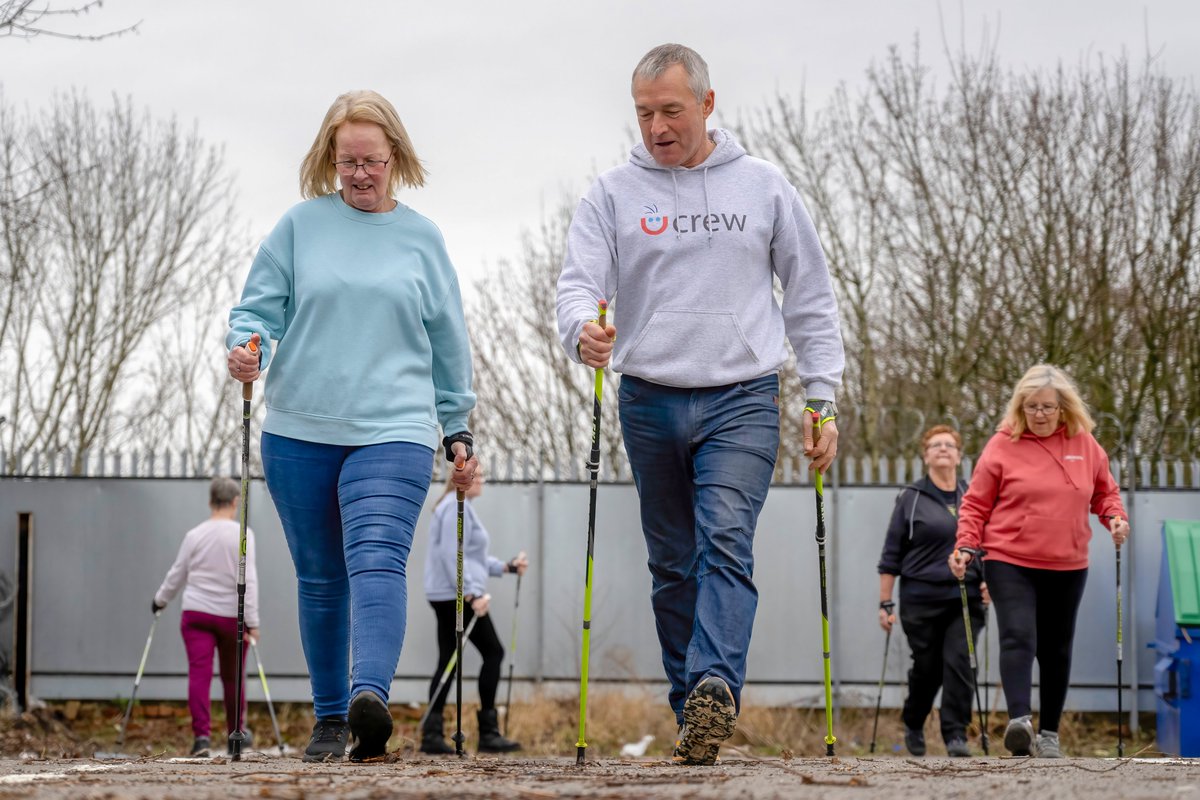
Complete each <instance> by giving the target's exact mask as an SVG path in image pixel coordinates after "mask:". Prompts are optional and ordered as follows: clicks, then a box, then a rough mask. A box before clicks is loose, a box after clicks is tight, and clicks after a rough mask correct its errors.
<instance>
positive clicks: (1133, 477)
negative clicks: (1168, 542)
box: [0, 407, 1200, 489]
mask: <svg viewBox="0 0 1200 800" xmlns="http://www.w3.org/2000/svg"><path fill="white" fill-rule="evenodd" d="M941 422H944V423H946V424H950V425H952V426H953V427H955V428H956V429H957V430H959V431H961V432H962V433H963V438H964V441H965V443H966V444H965V450H966V452H964V454H963V461H962V475H963V477H965V478H970V476H971V469H972V466H973V464H974V461H975V460H976V459H977V458H978V449H981V447H982V443H983V442H986V441H987V438H988V436H990V435H991V433H992V431H993V430H994V428H995V422H994V420H989V419H985V418H983V417H980V418H979V419H977V420H974V421H971V422H967V423H963V422H960V421H959V420H958V419H956V418H955V417H954V416H953V415H949V414H947V415H942V416H939V417H933V416H930V415H926V414H922V413H920V412H918V411H912V410H908V411H905V412H903V415H901V414H900V413H897V412H894V411H891V412H889V411H888V410H884V411H882V412H875V413H873V414H870V415H868V414H865V413H863V411H862V409H859V408H856V407H850V408H849V409H843V410H842V413H841V416H840V418H839V426H840V427H841V430H842V433H841V437H842V438H841V442H840V447H841V450H840V453H839V456H838V459H837V461H836V462H835V463H834V467H833V469H831V471H830V474H829V476H828V477H827V481H828V482H830V483H832V484H833V486H835V487H836V486H837V485H839V484H841V485H853V486H888V485H903V484H905V483H908V482H910V481H912V480H914V479H916V478H917V477H919V476H920V475H921V474H923V472H924V464H923V463H922V461H921V458H920V456H919V449H920V447H919V445H920V437H921V433H922V432H923V431H924V430H926V429H927V428H928V427H929V426H931V425H935V424H938V423H941ZM881 425H890V426H892V428H893V430H892V431H891V432H890V434H889V435H888V436H886V437H882V436H880V437H878V439H880V440H882V439H886V440H888V443H887V444H886V445H885V446H884V445H878V446H877V445H875V440H876V437H873V436H872V435H871V432H872V430H877V429H878V427H879V426H881ZM897 428H902V429H903V430H905V431H908V432H909V433H907V434H905V435H903V436H897V435H896V433H895V430H896V429H897ZM1095 435H1096V437H1097V439H1098V440H1099V441H1100V442H1101V444H1102V445H1104V447H1105V449H1106V450H1107V452H1108V454H1109V462H1110V467H1111V469H1112V473H1113V475H1114V477H1115V478H1116V479H1117V482H1118V483H1119V484H1120V485H1121V486H1123V487H1126V488H1128V487H1130V486H1137V487H1139V488H1145V489H1151V488H1153V489H1200V418H1197V419H1188V418H1186V417H1184V416H1182V415H1179V416H1176V417H1172V418H1168V419H1166V420H1159V419H1155V418H1152V417H1146V416H1142V417H1140V418H1139V420H1138V422H1137V424H1136V425H1134V426H1123V425H1122V424H1121V423H1120V422H1119V421H1118V420H1117V419H1116V418H1115V417H1113V416H1111V415H1108V414H1100V415H1098V417H1097V428H1096V431H1095ZM481 445H482V447H481V456H482V458H483V459H484V463H485V465H486V468H487V470H488V472H489V476H490V478H491V479H492V480H493V481H500V482H506V483H538V482H545V483H583V482H586V481H587V470H586V466H585V460H586V453H579V454H568V453H563V452H561V451H560V452H555V453H553V454H540V455H538V454H534V453H531V452H530V451H529V450H527V449H525V450H521V449H499V448H495V447H489V446H488V443H487V442H481ZM973 446H974V451H973ZM881 449H882V450H883V451H882V452H881ZM252 450H253V451H254V458H255V461H254V462H252V465H251V470H252V473H253V474H254V475H255V476H257V477H261V474H262V470H261V464H259V463H258V462H257V450H258V448H257V446H255V447H253V448H252ZM801 451H802V448H801V446H800V443H799V442H798V441H791V440H790V437H788V436H787V434H786V431H785V440H784V443H783V446H782V447H781V448H780V452H779V458H778V461H777V463H776V468H775V479H774V482H775V483H776V484H780V485H804V484H807V483H809V482H810V481H811V475H810V473H809V471H808V462H807V459H805V458H804V456H803V455H802V452H801ZM609 452H613V453H615V454H616V457H615V458H612V459H610V460H609V462H608V463H602V464H601V470H600V480H601V481H603V482H608V483H628V482H630V481H631V480H632V477H631V474H630V470H629V463H628V461H626V459H625V457H624V452H623V451H622V450H621V449H620V448H615V449H613V450H610V451H609ZM240 458H241V455H240V451H238V450H235V449H229V450H227V451H221V452H210V453H199V454H198V453H192V452H185V451H172V450H170V449H165V450H161V451H157V452H156V451H145V450H136V449H106V448H94V449H91V450H86V451H83V452H74V451H70V450H58V451H49V452H48V451H41V450H28V451H19V452H12V451H8V450H5V449H3V448H0V476H6V477H71V478H75V477H81V478H85V477H103V478H197V477H207V476H211V475H216V474H226V475H234V474H237V473H238V471H239V469H240ZM447 469H448V463H447V462H446V461H445V460H444V459H442V458H440V457H439V458H437V459H435V461H434V480H435V481H436V480H441V479H444V478H445V477H446V474H447Z"/></svg>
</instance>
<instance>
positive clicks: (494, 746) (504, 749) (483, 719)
mask: <svg viewBox="0 0 1200 800" xmlns="http://www.w3.org/2000/svg"><path fill="white" fill-rule="evenodd" d="M475 719H477V720H478V721H479V752H481V753H511V752H512V751H514V750H520V749H521V743H520V742H514V741H513V740H512V739H506V738H505V737H503V736H501V735H500V723H499V721H498V717H497V715H496V709H494V708H481V709H479V711H478V712H477V713H476V715H475Z"/></svg>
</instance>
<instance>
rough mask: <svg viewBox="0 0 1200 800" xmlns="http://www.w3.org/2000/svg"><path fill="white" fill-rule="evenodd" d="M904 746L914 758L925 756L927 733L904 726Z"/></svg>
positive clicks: (920, 729)
mask: <svg viewBox="0 0 1200 800" xmlns="http://www.w3.org/2000/svg"><path fill="white" fill-rule="evenodd" d="M904 746H905V747H906V748H908V752H909V753H911V754H912V755H914V756H923V755H925V731H924V730H923V729H922V728H910V727H908V726H907V725H905V726H904Z"/></svg>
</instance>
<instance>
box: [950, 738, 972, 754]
mask: <svg viewBox="0 0 1200 800" xmlns="http://www.w3.org/2000/svg"><path fill="white" fill-rule="evenodd" d="M946 755H948V756H950V757H951V758H966V757H967V756H969V755H971V748H969V747H967V740H966V739H962V738H959V737H957V736H955V737H954V738H952V739H950V740H949V741H947V742H946Z"/></svg>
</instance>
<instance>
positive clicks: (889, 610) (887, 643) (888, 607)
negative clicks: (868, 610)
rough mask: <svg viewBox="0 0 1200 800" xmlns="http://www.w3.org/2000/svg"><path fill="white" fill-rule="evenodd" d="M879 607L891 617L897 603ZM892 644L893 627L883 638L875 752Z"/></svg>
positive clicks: (874, 730)
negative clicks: (889, 651)
mask: <svg viewBox="0 0 1200 800" xmlns="http://www.w3.org/2000/svg"><path fill="white" fill-rule="evenodd" d="M879 607H880V608H881V609H883V610H884V611H886V612H887V615H888V616H889V617H890V616H891V615H892V609H893V608H895V607H896V604H895V603H893V602H891V601H890V600H889V601H887V602H885V603H880V604H879ZM891 646H892V629H891V628H890V627H889V628H888V629H887V635H886V636H885V637H884V638H883V670H882V671H881V672H880V673H879V694H878V695H877V696H876V697H875V724H874V725H872V726H871V752H872V753H874V752H875V734H876V733H878V732H879V707H880V706H881V705H882V704H883V681H884V679H885V678H886V677H887V658H888V650H889V649H890V648H891Z"/></svg>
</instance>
